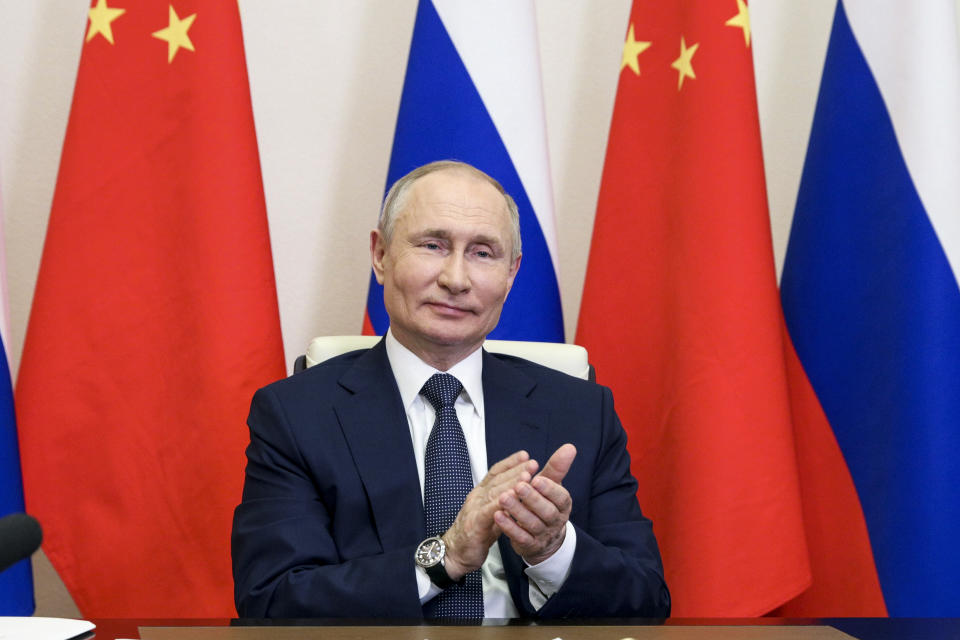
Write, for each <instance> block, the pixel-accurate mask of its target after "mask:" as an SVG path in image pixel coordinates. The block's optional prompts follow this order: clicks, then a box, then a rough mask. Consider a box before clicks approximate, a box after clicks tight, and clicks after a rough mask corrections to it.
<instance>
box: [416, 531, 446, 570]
mask: <svg viewBox="0 0 960 640" xmlns="http://www.w3.org/2000/svg"><path fill="white" fill-rule="evenodd" d="M443 551H444V549H443V541H442V540H440V538H429V539H427V540H424V541H423V542H421V543H420V546H419V547H417V564H419V565H420V566H421V567H432V566H433V565H435V564H437V563H438V562H440V558H442V557H443Z"/></svg>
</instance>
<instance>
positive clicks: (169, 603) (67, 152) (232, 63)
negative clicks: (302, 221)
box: [16, 0, 285, 618]
mask: <svg viewBox="0 0 960 640" xmlns="http://www.w3.org/2000/svg"><path fill="white" fill-rule="evenodd" d="M284 370H285V366H284V362H283V349H282V342H281V338H280V328H279V316H278V313H277V299H276V289H275V286H274V277H273V263H272V259H271V255H270V242H269V236H268V231H267V218H266V209H265V204H264V196H263V186H262V182H261V178H260V165H259V160H258V157H257V142H256V135H255V133H254V126H253V115H252V111H251V106H250V92H249V88H248V84H247V71H246V64H245V62H244V55H243V40H242V37H241V31H240V18H239V14H238V9H237V5H236V3H235V2H225V1H223V0H174V2H173V3H168V2H159V1H149V2H148V1H145V0H138V1H137V2H132V1H130V0H97V2H96V4H95V5H94V7H93V8H91V9H90V21H89V26H88V30H87V33H86V36H85V42H84V46H83V53H82V55H81V60H80V69H79V73H78V76H77V84H76V88H75V90H74V97H73V106H72V110H71V113H70V121H69V125H68V127H67V133H66V139H65V141H64V148H63V157H62V159H61V162H60V174H59V177H58V179H57V186H56V192H55V194H54V199H53V210H52V212H51V214H50V223H49V228H48V230H47V239H46V245H45V246H44V251H43V259H42V263H41V266H40V274H39V279H38V282H37V289H36V293H35V296H34V302H33V309H32V312H31V315H30V324H29V327H28V331H27V337H26V344H25V346H24V352H23V361H22V366H21V368H20V375H19V380H18V384H17V394H16V406H17V413H18V417H19V420H20V438H21V447H22V449H21V451H22V455H23V473H24V485H25V488H26V500H27V507H28V509H29V510H30V511H31V513H33V514H34V515H35V516H37V517H38V518H39V520H40V522H41V523H42V525H43V528H44V549H45V550H46V553H47V555H48V556H49V557H50V560H51V561H52V562H53V565H54V567H55V568H56V569H57V571H58V572H59V573H60V575H61V576H62V578H63V580H64V582H65V583H66V585H67V588H68V589H69V590H70V593H71V594H72V595H73V597H74V599H75V600H76V602H77V605H78V606H79V607H80V610H81V612H83V614H84V615H85V616H88V617H117V618H120V617H187V616H190V617H195V616H203V617H206V616H231V615H234V612H235V609H234V606H233V581H232V578H231V569H230V526H231V518H232V511H233V508H234V506H235V505H236V504H237V503H238V502H239V499H240V492H241V486H242V482H243V468H244V453H243V452H244V447H245V444H246V442H247V439H248V435H247V430H246V428H245V426H244V420H245V417H246V413H247V409H248V407H249V401H250V397H251V396H252V394H253V391H254V390H255V389H256V388H257V387H259V386H261V385H263V384H266V383H268V382H270V381H271V380H273V379H276V378H278V377H282V376H283V375H284Z"/></svg>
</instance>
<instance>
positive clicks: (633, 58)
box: [620, 24, 650, 75]
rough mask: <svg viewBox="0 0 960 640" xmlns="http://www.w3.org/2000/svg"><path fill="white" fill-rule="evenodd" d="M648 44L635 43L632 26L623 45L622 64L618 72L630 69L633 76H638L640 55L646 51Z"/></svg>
mask: <svg viewBox="0 0 960 640" xmlns="http://www.w3.org/2000/svg"><path fill="white" fill-rule="evenodd" d="M649 46H650V43H649V42H637V41H636V40H635V39H634V37H633V24H631V25H630V29H629V30H628V31H627V41H626V42H624V43H623V62H621V63H620V71H623V69H624V67H630V70H631V71H633V73H634V74H636V75H640V61H639V60H638V58H639V57H640V54H641V53H643V52H644V51H646V50H647V48H648V47H649Z"/></svg>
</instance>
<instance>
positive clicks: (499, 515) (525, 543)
mask: <svg viewBox="0 0 960 640" xmlns="http://www.w3.org/2000/svg"><path fill="white" fill-rule="evenodd" d="M493 519H494V522H496V524H497V526H499V527H500V530H501V531H502V532H503V534H504V535H505V536H507V537H508V538H510V541H511V542H512V543H513V544H514V545H516V546H518V547H520V548H529V547H531V546H532V545H533V543H534V542H536V540H535V538H534V537H533V536H532V535H530V533H529V532H527V531H526V530H524V529H523V527H521V526H520V525H519V524H517V523H516V522H515V521H514V520H513V518H511V517H510V515H509V514H507V513H506V512H505V511H496V512H495V513H494V514H493Z"/></svg>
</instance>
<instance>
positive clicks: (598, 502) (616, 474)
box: [536, 387, 670, 618]
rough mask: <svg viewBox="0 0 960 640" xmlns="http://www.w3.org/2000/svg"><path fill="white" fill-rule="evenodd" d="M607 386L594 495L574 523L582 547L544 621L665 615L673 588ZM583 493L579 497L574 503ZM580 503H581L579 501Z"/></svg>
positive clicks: (591, 483)
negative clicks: (667, 579) (641, 501)
mask: <svg viewBox="0 0 960 640" xmlns="http://www.w3.org/2000/svg"><path fill="white" fill-rule="evenodd" d="M601 389H602V401H601V409H600V413H601V429H602V436H601V440H600V446H599V448H598V451H597V454H596V458H595V459H594V460H592V461H591V464H592V471H591V478H590V481H589V496H588V497H587V498H584V496H580V497H579V498H580V499H586V500H588V504H587V505H585V509H582V510H579V511H578V512H576V513H577V518H576V519H575V520H574V521H573V522H574V526H575V527H576V530H577V548H576V552H575V553H574V557H573V562H572V563H571V565H570V574H569V575H568V576H567V579H566V581H565V582H564V584H563V586H562V587H561V588H560V590H559V591H558V592H557V593H555V594H554V595H553V596H552V597H551V598H550V599H549V600H547V602H546V603H545V604H544V606H543V607H542V608H541V609H540V610H539V611H538V612H537V614H536V615H538V616H539V617H541V618H609V617H618V618H638V617H639V618H666V617H668V616H669V615H670V592H669V591H668V589H667V585H666V582H665V580H664V577H663V563H662V562H661V559H660V550H659V548H658V546H657V541H656V539H655V538H654V536H653V527H652V523H651V522H650V520H648V519H647V518H645V517H644V516H643V514H642V513H641V511H640V506H639V504H638V503H637V497H636V494H637V482H636V480H635V479H634V478H633V476H632V475H631V473H630V456H629V454H628V453H627V447H626V444H627V439H626V434H625V433H624V430H623V427H622V426H621V424H620V420H619V418H618V417H617V415H616V413H615V412H614V409H613V395H612V393H611V392H610V390H609V389H608V388H606V387H601ZM577 499H578V497H574V500H575V501H576V500H577ZM574 506H575V508H576V506H577V505H576V504H575V505H574Z"/></svg>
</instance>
